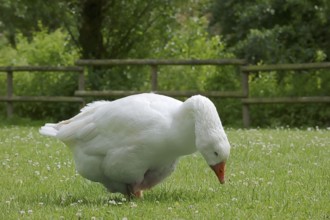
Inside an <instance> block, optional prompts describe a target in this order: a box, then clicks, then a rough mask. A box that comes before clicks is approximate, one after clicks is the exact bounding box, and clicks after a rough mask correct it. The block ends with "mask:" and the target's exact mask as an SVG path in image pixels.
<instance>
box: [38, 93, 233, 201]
mask: <svg viewBox="0 0 330 220" xmlns="http://www.w3.org/2000/svg"><path fill="white" fill-rule="evenodd" d="M40 133H41V134H43V135H46V136H51V137H56V138H58V139H60V140H61V141H63V142H64V143H65V144H66V145H68V146H69V147H70V149H71V151H72V153H73V156H74V160H75V164H76V169H77V171H78V173H79V174H81V175H82V176H83V177H84V178H87V179H89V180H91V181H95V182H100V183H102V184H103V185H104V186H105V187H106V188H107V189H108V190H109V191H110V192H119V193H122V194H124V195H127V196H129V197H131V196H136V197H141V195H142V190H144V189H148V188H151V187H153V186H155V185H156V184H158V183H159V182H161V181H162V180H164V179H165V178H166V177H167V176H169V175H170V174H171V173H172V172H173V171H174V169H175V165H176V162H177V161H178V158H179V157H180V156H183V155H187V154H191V153H193V152H195V151H196V150H198V151H199V152H200V153H201V154H202V156H203V157H204V158H205V160H206V162H207V163H208V164H209V165H210V167H211V168H212V169H213V170H214V172H215V173H216V175H217V177H218V179H219V181H220V183H224V181H225V180H224V172H225V163H226V160H227V159H228V157H229V153H230V145H229V142H228V139H227V136H226V134H225V131H224V130H223V127H222V124H221V121H220V118H219V116H218V113H217V110H216V108H215V106H214V104H213V103H212V102H211V101H210V100H209V99H208V98H206V97H203V96H200V95H197V96H193V97H191V98H189V99H187V100H186V101H185V102H181V101H179V100H176V99H173V98H170V97H167V96H163V95H156V94H139V95H132V96H128V97H125V98H122V99H118V100H115V101H111V102H110V101H97V102H93V103H91V104H88V105H87V106H86V107H84V108H83V109H82V110H81V112H80V113H79V114H78V115H76V116H74V117H73V118H71V119H68V120H65V121H61V122H59V123H58V124H50V123H48V124H45V126H43V127H41V129H40Z"/></svg>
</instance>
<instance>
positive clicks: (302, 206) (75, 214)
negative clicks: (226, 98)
mask: <svg viewBox="0 0 330 220" xmlns="http://www.w3.org/2000/svg"><path fill="white" fill-rule="evenodd" d="M0 131H1V132H0V166H1V173H0V174H1V181H0V210H1V212H0V219H330V130H315V129H305V130H298V129H273V130H234V129H229V130H228V131H227V133H228V136H229V140H230V142H231V145H232V150H231V157H230V159H229V161H228V163H227V176H226V177H227V182H226V184H224V185H220V184H219V183H218V181H217V179H216V176H215V175H214V173H213V171H212V170H211V169H210V168H209V167H208V166H207V164H206V162H205V161H204V160H203V159H202V158H201V156H200V155H199V154H197V153H196V154H194V155H190V156H187V157H184V158H182V160H181V161H180V163H179V165H178V167H177V170H176V171H175V172H174V174H173V175H172V176H170V177H169V178H168V179H167V180H166V181H165V182H163V183H162V184H160V185H158V186H156V187H155V188H153V189H152V190H149V191H146V192H145V193H144V198H143V199H141V200H138V199H134V200H132V201H127V200H126V199H125V197H123V196H122V195H120V194H110V193H108V192H107V191H106V190H105V189H104V188H103V186H101V185H100V184H98V183H92V182H90V181H88V180H85V179H83V178H82V177H80V176H79V175H77V174H76V173H75V169H74V163H73V160H72V156H71V153H70V151H69V149H68V148H67V147H65V146H64V145H63V144H62V143H60V142H59V141H56V140H54V139H51V138H46V137H43V136H41V135H39V134H38V128H37V127H22V126H7V127H5V126H2V127H0Z"/></svg>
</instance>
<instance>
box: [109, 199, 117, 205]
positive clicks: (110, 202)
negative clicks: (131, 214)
mask: <svg viewBox="0 0 330 220" xmlns="http://www.w3.org/2000/svg"><path fill="white" fill-rule="evenodd" d="M109 204H111V205H117V203H116V201H115V200H109Z"/></svg>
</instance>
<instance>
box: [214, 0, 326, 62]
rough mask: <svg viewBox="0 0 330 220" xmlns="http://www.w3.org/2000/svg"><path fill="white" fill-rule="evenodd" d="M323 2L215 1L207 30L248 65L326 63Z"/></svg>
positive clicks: (280, 0) (313, 0) (314, 0)
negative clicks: (222, 38)
mask: <svg viewBox="0 0 330 220" xmlns="http://www.w3.org/2000/svg"><path fill="white" fill-rule="evenodd" d="M329 14H330V2H329V1H327V0H306V1H299V0H289V1H287V0H254V1H239V0H215V1H214V6H213V8H212V16H213V17H212V21H211V22H210V27H211V28H212V29H213V31H215V32H217V33H220V34H221V35H223V36H224V39H225V41H226V43H227V44H228V46H229V47H231V48H232V50H233V51H234V52H235V54H236V55H237V56H238V57H241V58H246V59H247V60H249V61H250V62H253V63H258V62H260V61H262V62H265V63H279V62H313V61H323V60H330V42H329V41H328V40H327V39H329V38H330V29H329V28H328V27H329V25H330V17H329V16H328V15H329Z"/></svg>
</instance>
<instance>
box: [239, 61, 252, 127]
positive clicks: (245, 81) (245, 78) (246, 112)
mask: <svg viewBox="0 0 330 220" xmlns="http://www.w3.org/2000/svg"><path fill="white" fill-rule="evenodd" d="M240 72H241V76H242V89H243V96H245V98H248V97H249V72H243V71H242V69H241V67H240ZM242 115H243V126H244V127H245V128H248V127H250V123H251V121H250V109H249V105H248V104H246V103H242Z"/></svg>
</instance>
